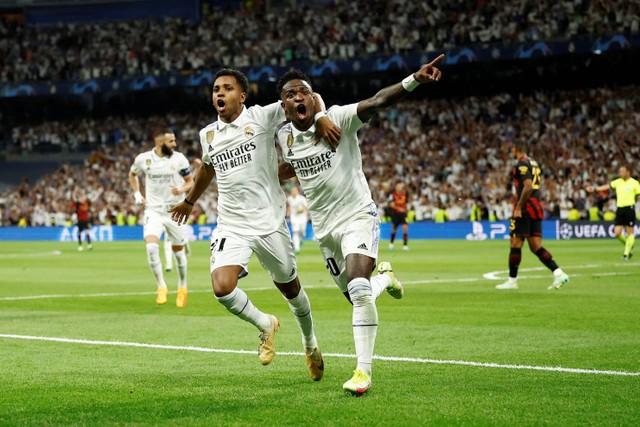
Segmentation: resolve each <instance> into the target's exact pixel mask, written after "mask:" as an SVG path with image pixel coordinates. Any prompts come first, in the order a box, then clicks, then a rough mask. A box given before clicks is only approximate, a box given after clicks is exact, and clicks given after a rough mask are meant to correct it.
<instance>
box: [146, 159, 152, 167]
mask: <svg viewBox="0 0 640 427" xmlns="http://www.w3.org/2000/svg"><path fill="white" fill-rule="evenodd" d="M145 164H146V165H147V169H149V168H150V167H151V159H147V160H146V161H145Z"/></svg>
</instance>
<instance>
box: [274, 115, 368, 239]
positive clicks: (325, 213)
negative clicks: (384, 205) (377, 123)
mask: <svg viewBox="0 0 640 427" xmlns="http://www.w3.org/2000/svg"><path fill="white" fill-rule="evenodd" d="M357 106H358V104H350V105H345V106H333V107H331V108H330V109H329V110H328V111H327V116H328V117H329V119H331V121H332V122H333V123H335V125H336V126H338V127H339V128H340V129H341V131H342V135H341V136H340V144H339V145H338V148H337V149H336V151H335V152H334V151H331V148H330V147H329V146H327V145H325V144H317V145H314V143H313V138H314V133H315V131H316V128H315V125H313V126H311V128H309V129H308V130H306V131H304V132H300V131H298V130H297V129H296V128H295V127H293V125H292V124H291V123H286V124H284V125H283V126H282V127H280V128H279V129H278V131H277V134H276V139H277V141H278V144H280V147H281V148H282V154H283V157H284V160H285V161H286V162H287V163H290V164H291V165H292V166H293V168H294V170H295V171H296V175H297V176H298V180H299V181H300V184H301V186H302V189H303V190H304V194H305V196H306V197H307V201H308V204H309V212H310V213H311V222H312V223H313V230H314V233H315V234H316V235H317V236H318V238H322V237H324V236H325V235H327V234H328V233H329V232H330V231H331V230H332V229H333V228H334V227H335V226H337V225H338V224H340V223H342V222H344V221H347V220H348V219H349V218H351V217H352V216H353V214H354V212H356V211H358V210H360V209H361V208H363V207H365V206H367V205H369V204H371V203H373V199H372V197H371V191H370V190H369V185H368V184H367V179H366V178H365V176H364V172H363V171H362V156H361V154H360V147H359V146H358V135H357V132H358V130H359V129H360V128H361V127H362V126H363V125H364V124H363V123H362V121H361V120H360V118H359V117H358V114H357Z"/></svg>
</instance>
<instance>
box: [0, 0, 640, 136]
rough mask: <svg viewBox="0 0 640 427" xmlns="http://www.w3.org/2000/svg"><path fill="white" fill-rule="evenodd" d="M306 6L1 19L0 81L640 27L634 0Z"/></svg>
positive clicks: (319, 57)
mask: <svg viewBox="0 0 640 427" xmlns="http://www.w3.org/2000/svg"><path fill="white" fill-rule="evenodd" d="M312 4H314V6H313V7H312V6H303V7H300V6H296V7H285V8H282V9H277V8H270V9H267V11H266V13H254V12H250V11H247V10H240V11H237V12H229V11H226V10H214V11H212V12H211V13H210V14H208V15H206V16H205V17H203V19H202V20H200V22H197V23H195V24H191V23H190V22H189V21H186V20H182V19H178V18H172V17H166V18H165V19H164V21H163V22H156V21H128V22H112V23H103V24H76V23H67V24H63V23H60V24H58V25H56V26H53V27H43V28H39V27H25V26H23V25H20V24H18V23H14V22H11V23H9V22H3V21H2V20H0V80H2V81H3V82H6V81H8V82H23V81H36V80H47V81H49V80H54V81H56V80H80V81H86V80H92V79H100V78H120V77H128V76H145V75H161V74H168V73H176V72H182V73H189V72H194V71H196V72H197V71H201V70H212V69H217V68H220V66H221V65H225V66H233V67H236V68H238V67H245V66H261V65H272V66H288V65H290V64H291V63H294V62H296V61H306V60H310V61H326V60H343V59H350V58H354V57H367V56H372V55H389V54H403V53H408V52H423V51H425V50H426V51H434V50H436V49H439V50H441V49H445V50H448V49H451V48H453V47H456V46H464V45H472V44H480V45H487V44H492V43H503V44H509V43H517V42H528V41H538V40H560V39H565V40H566V39H570V38H574V37H581V36H585V35H597V36H601V35H609V34H614V33H638V31H639V27H640V3H638V2H637V1H634V0H621V1H598V2H595V1H589V0H560V1H555V2H545V1H540V2H534V1H527V0H505V1H501V2H486V1H466V2H463V1H455V2H454V1H446V0H428V1H423V2H410V1H405V0H391V1H386V2H381V1H378V2H372V1H368V0H355V1H345V0H333V1H320V2H312ZM306 34H316V35H322V36H319V37H315V38H308V37H306V36H305V35H306ZM49 143H51V144H52V145H55V144H56V141H49Z"/></svg>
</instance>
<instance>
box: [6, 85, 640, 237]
mask: <svg viewBox="0 0 640 427" xmlns="http://www.w3.org/2000/svg"><path fill="white" fill-rule="evenodd" d="M54 123H55V124H54ZM79 123H83V125H82V126H81V125H80V124H79ZM100 123H109V124H110V128H109V129H111V130H110V132H111V133H110V134H113V133H114V132H116V133H117V134H119V135H120V138H119V139H117V140H114V139H113V138H111V139H110V138H105V137H101V138H98V140H99V141H100V142H99V143H97V144H95V145H94V146H93V148H94V150H95V152H94V153H93V154H92V155H91V156H89V158H88V159H87V160H86V162H85V164H84V165H82V166H71V165H64V166H62V167H61V168H60V169H59V170H58V171H57V172H55V173H54V174H52V175H51V176H46V177H44V178H43V179H42V180H40V181H39V182H37V183H36V184H35V185H33V186H30V185H29V184H28V183H23V184H22V185H21V186H19V187H18V188H16V189H14V190H13V191H11V192H9V193H8V194H5V195H3V197H2V200H3V201H4V205H0V207H2V209H3V211H2V213H1V215H2V216H1V218H0V219H1V220H2V223H3V224H4V225H17V224H18V223H19V221H20V219H21V218H22V219H23V222H24V223H27V224H31V225H50V224H63V223H65V222H66V221H70V220H71V219H72V212H71V208H70V194H71V191H72V189H73V186H74V185H75V184H79V185H81V186H82V188H83V189H84V190H85V191H86V192H87V194H88V195H89V196H90V197H94V198H95V199H96V202H95V203H94V206H93V208H94V213H95V214H96V220H97V221H99V222H100V223H106V222H112V223H116V222H114V218H116V217H117V215H118V212H126V213H127V214H131V215H133V216H134V223H135V215H137V214H139V213H140V211H139V210H136V207H135V206H134V205H133V197H132V195H131V191H130V189H129V184H128V179H127V173H128V171H129V167H130V165H131V163H132V162H133V159H134V157H135V156H136V155H137V154H139V153H140V152H142V151H145V150H149V149H151V148H152V146H153V144H152V143H151V139H150V137H149V131H148V130H149V129H152V128H153V127H154V125H157V124H159V123H168V124H170V125H171V126H172V127H174V128H175V129H176V131H177V137H178V141H179V146H178V151H182V152H183V153H185V154H186V155H187V158H189V159H190V160H192V161H193V159H195V158H197V157H199V155H200V148H199V142H198V129H199V128H200V127H203V126H204V124H206V123H207V118H206V116H199V117H193V116H188V115H168V116H166V117H151V118H147V119H143V120H142V119H132V118H128V119H122V118H116V117H114V118H109V119H107V120H104V121H102V122H100ZM100 123H97V122H96V123H92V122H87V121H83V122H78V123H71V122H70V123H60V122H57V123H56V122H49V123H47V124H45V125H42V126H48V127H49V129H50V132H52V134H54V135H57V138H63V137H64V136H63V135H66V134H68V133H69V129H78V128H79V129H82V130H81V133H82V134H83V135H86V134H87V133H90V132H96V129H100V126H101V125H100ZM87 124H88V127H85V126H87ZM67 137H68V135H67ZM359 137H360V141H361V144H362V146H361V150H362V155H363V167H364V172H365V174H366V175H367V178H368V179H369V184H370V186H371V190H372V194H373V196H374V199H375V200H376V202H377V203H378V205H379V207H380V209H381V214H383V209H384V207H385V206H386V204H387V197H388V194H389V193H390V192H391V190H392V188H393V186H394V184H395V183H396V182H397V181H404V182H406V183H407V187H408V191H409V193H410V194H411V207H412V208H413V209H412V210H413V211H414V213H415V219H416V220H430V219H433V217H434V213H435V211H436V210H437V209H439V208H442V209H445V210H446V212H447V214H448V218H449V220H468V219H470V218H471V212H472V209H474V205H475V206H476V208H480V209H481V210H482V211H484V212H485V214H484V216H483V217H482V219H508V218H510V217H511V213H512V206H513V202H514V201H513V200H512V197H513V196H512V194H513V190H512V188H511V187H510V186H509V183H510V178H509V174H510V171H511V169H512V167H513V165H514V159H513V158H512V154H511V150H510V146H511V142H512V141H514V140H515V139H517V138H526V139H527V140H529V141H531V142H532V147H533V148H532V150H531V153H530V155H531V156H532V157H533V158H534V159H536V160H538V162H539V163H540V164H541V167H542V172H543V178H544V184H543V191H542V198H543V203H544V205H545V207H546V211H547V212H546V214H547V216H548V217H555V218H557V217H560V218H568V217H570V216H571V214H572V213H573V214H574V215H575V212H576V211H577V212H578V218H580V217H585V216H586V212H587V210H588V209H589V208H591V207H592V206H598V207H599V209H600V211H602V212H604V211H615V200H614V199H610V198H608V197H607V195H605V194H599V195H598V194H595V195H589V194H588V193H587V192H586V191H585V186H586V185H587V184H594V183H595V184H604V183H608V182H609V181H610V180H611V179H613V178H615V176H616V174H617V170H618V168H619V166H620V165H622V164H624V163H626V164H627V165H629V167H630V169H631V171H632V175H634V176H637V175H638V173H640V167H639V165H638V162H637V159H638V158H639V157H640V88H638V87H622V88H616V89H602V88H600V89H590V90H583V91H565V92H553V93H543V92H537V93H534V94H531V95H522V96H518V97H512V96H511V95H508V94H499V95H495V96H492V97H489V98H476V97H469V98H464V99H446V100H432V101H408V102H404V103H402V104H400V105H398V106H396V107H393V108H391V109H389V110H387V111H384V112H381V113H380V114H379V117H378V118H377V119H375V120H372V122H371V123H370V124H369V125H368V126H366V127H365V128H364V129H363V130H361V131H360V134H359ZM77 138H78V139H79V140H82V138H81V137H77ZM16 143H19V141H16ZM288 185H291V183H288ZM211 189H212V190H211ZM211 189H210V191H207V192H205V195H203V199H201V200H200V203H199V205H198V207H197V209H196V210H195V214H194V217H193V218H192V220H193V221H194V222H195V221H198V220H199V218H203V217H202V216H201V215H204V218H206V221H207V222H215V219H216V192H215V180H214V183H213V184H212V187H211Z"/></svg>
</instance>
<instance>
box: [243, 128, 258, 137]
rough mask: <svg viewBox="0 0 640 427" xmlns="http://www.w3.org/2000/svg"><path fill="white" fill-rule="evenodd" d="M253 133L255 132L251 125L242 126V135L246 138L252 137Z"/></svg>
mask: <svg viewBox="0 0 640 427" xmlns="http://www.w3.org/2000/svg"><path fill="white" fill-rule="evenodd" d="M255 134H256V133H255V131H254V130H253V128H252V127H251V126H245V127H244V136H246V137H247V138H253V135H255Z"/></svg>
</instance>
